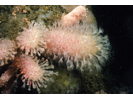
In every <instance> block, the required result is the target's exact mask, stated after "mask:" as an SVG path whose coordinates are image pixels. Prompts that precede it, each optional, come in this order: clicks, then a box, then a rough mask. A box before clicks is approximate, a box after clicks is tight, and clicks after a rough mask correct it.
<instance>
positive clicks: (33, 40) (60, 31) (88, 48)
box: [1, 6, 110, 93]
mask: <svg viewBox="0 0 133 100" xmlns="http://www.w3.org/2000/svg"><path fill="white" fill-rule="evenodd" d="M37 9H39V8H37ZM26 10H27V12H29V11H28V8H27V7H26ZM41 10H42V9H41ZM41 10H40V12H42V11H41ZM18 11H19V9H18ZM43 11H44V10H43ZM40 12H39V13H40ZM86 12H87V10H86V8H85V6H78V7H76V8H75V9H74V10H72V12H70V13H69V14H67V15H65V16H63V17H62V18H61V20H60V21H59V22H55V23H54V24H53V26H50V27H49V29H50V30H48V29H47V28H46V26H47V25H46V26H44V25H43V24H44V23H43V22H41V21H42V19H39V20H38V19H36V21H38V22H34V21H32V22H30V23H29V21H30V20H33V19H29V18H28V17H26V16H27V15H26V14H27V13H26V14H25V16H24V17H23V19H24V18H26V19H24V20H25V21H26V22H27V23H29V25H28V27H27V28H23V31H22V32H19V35H18V36H17V38H16V41H15V42H16V44H17V48H20V50H21V51H22V52H21V51H20V50H19V49H18V53H17V55H16V57H15V59H14V61H13V63H12V67H13V68H15V69H16V70H18V69H20V73H19V75H16V76H22V77H21V79H22V82H23V86H22V87H24V88H27V86H28V90H30V89H31V88H32V87H33V88H36V89H37V91H38V92H39V93H40V89H39V88H40V87H41V86H44V87H46V86H47V85H46V81H49V80H52V79H51V78H50V77H49V76H50V75H53V74H55V75H57V73H55V72H53V71H51V70H47V69H53V68H54V67H53V65H52V64H55V63H53V61H55V62H56V63H58V65H59V66H62V65H63V66H66V67H67V69H68V70H71V69H74V68H76V69H79V70H80V71H81V72H84V71H85V70H86V69H89V70H90V72H91V71H92V70H95V69H96V70H97V71H101V66H102V65H104V63H105V62H106V60H108V55H109V54H110V50H109V49H110V43H109V39H108V37H107V35H105V36H103V35H102V33H103V31H102V29H97V27H95V25H94V24H93V21H90V22H92V23H91V24H88V23H87V24H88V25H87V24H86V23H85V20H84V21H83V22H81V23H80V24H79V21H80V20H83V19H84V18H86ZM15 13H16V12H14V14H15ZM39 13H38V14H39ZM45 13H46V12H45ZM53 14H54V13H53V11H49V13H47V14H46V17H44V16H43V15H42V14H40V16H41V17H40V16H39V15H37V16H38V18H44V19H45V18H47V17H49V16H52V15H53ZM14 16H22V15H21V14H20V15H19V14H17V15H14ZM30 16H32V14H31V13H30ZM34 17H35V16H34ZM17 18H20V17H17ZM89 18H92V16H91V17H89ZM20 19H21V18H20ZM23 19H22V20H23ZM27 19H28V20H29V21H28V20H27ZM24 20H23V22H24V23H25V21H24ZM50 20H51V18H50ZM92 20H93V19H92ZM88 22H89V21H88ZM17 33H18V32H17ZM12 51H13V50H12ZM20 52H21V53H22V54H20ZM29 54H30V55H31V56H29ZM33 54H38V55H34V56H33ZM40 54H42V55H41V57H42V56H43V55H44V57H45V58H46V59H48V60H44V59H42V60H39V59H37V58H36V56H40ZM34 57H35V59H34ZM48 61H50V64H51V65H49V63H48ZM2 65H3V64H2ZM65 70H66V69H65ZM87 71H88V70H87ZM17 74H18V73H17ZM3 75H6V74H3ZM10 76H11V75H10ZM2 78H4V77H3V76H2ZM9 79H10V78H8V80H9ZM8 80H7V81H8ZM7 81H5V82H4V83H2V82H1V84H6V83H7ZM14 85H15V84H12V86H14ZM1 86H3V85H1ZM5 90H6V89H5ZM9 90H11V89H10V88H9Z"/></svg>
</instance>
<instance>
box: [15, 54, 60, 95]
mask: <svg viewBox="0 0 133 100" xmlns="http://www.w3.org/2000/svg"><path fill="white" fill-rule="evenodd" d="M14 65H16V67H17V68H19V69H20V70H21V73H20V74H19V75H21V74H23V75H22V77H21V78H22V81H23V83H24V84H23V86H22V87H23V88H25V86H26V85H28V86H29V88H28V90H29V91H30V89H31V85H32V87H33V88H34V89H35V88H36V89H37V91H38V93H40V90H39V87H41V86H44V87H47V85H46V81H49V80H50V81H53V79H52V78H50V77H49V76H50V75H52V74H55V75H58V72H53V71H50V70H49V71H47V70H46V69H53V68H54V66H53V65H51V66H50V65H49V64H48V61H47V60H45V61H44V59H42V60H41V61H39V60H37V58H36V59H32V58H31V57H30V56H26V55H18V56H17V57H16V60H15V61H14Z"/></svg>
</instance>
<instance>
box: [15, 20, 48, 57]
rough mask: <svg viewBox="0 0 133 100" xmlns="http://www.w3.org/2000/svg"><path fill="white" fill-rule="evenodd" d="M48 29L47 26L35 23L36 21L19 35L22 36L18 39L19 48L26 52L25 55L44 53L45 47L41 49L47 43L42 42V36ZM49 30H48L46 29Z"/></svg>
mask: <svg viewBox="0 0 133 100" xmlns="http://www.w3.org/2000/svg"><path fill="white" fill-rule="evenodd" d="M44 29H46V28H45V26H43V25H42V24H41V23H40V24H38V23H34V21H33V22H32V23H31V24H29V29H27V28H24V31H23V32H22V33H19V34H20V35H19V36H18V37H17V38H16V40H17V41H18V42H17V44H18V47H20V49H21V50H25V54H26V55H28V54H29V53H31V55H33V53H34V54H36V53H38V54H40V53H42V52H44V50H45V46H44V47H41V44H43V45H45V43H44V42H43V41H42V35H43V33H42V32H44V31H45V30H44ZM46 30H47V29H46Z"/></svg>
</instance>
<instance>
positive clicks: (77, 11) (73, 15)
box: [61, 6, 87, 26]
mask: <svg viewBox="0 0 133 100" xmlns="http://www.w3.org/2000/svg"><path fill="white" fill-rule="evenodd" d="M86 11H87V9H86V8H85V6H77V7H76V8H74V9H73V10H72V11H71V12H70V13H68V14H67V15H63V16H62V18H61V23H62V25H65V26H67V25H71V24H73V25H74V24H75V23H78V22H79V20H82V19H84V17H86Z"/></svg>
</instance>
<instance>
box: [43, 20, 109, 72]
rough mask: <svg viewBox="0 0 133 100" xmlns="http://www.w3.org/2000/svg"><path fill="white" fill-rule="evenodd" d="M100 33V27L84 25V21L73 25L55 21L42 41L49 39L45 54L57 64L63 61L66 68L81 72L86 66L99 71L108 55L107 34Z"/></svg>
mask: <svg viewBox="0 0 133 100" xmlns="http://www.w3.org/2000/svg"><path fill="white" fill-rule="evenodd" d="M57 26H58V27H57ZM102 33H103V31H102V29H97V28H96V27H95V26H93V25H91V24H90V25H86V24H85V22H83V24H82V25H79V24H75V25H73V26H72V25H71V26H61V25H60V24H59V23H55V27H51V30H50V31H48V32H46V34H45V38H44V41H46V40H50V41H49V42H46V44H47V49H46V54H48V55H50V57H53V60H55V61H58V64H59V65H62V64H64V63H65V65H66V66H67V68H68V69H73V68H74V67H76V69H80V70H81V72H83V71H84V70H86V68H87V69H88V68H89V69H90V71H92V70H94V69H96V70H97V71H101V69H102V68H101V66H104V64H105V62H106V61H107V60H108V57H109V55H110V42H109V39H108V36H107V35H105V36H102ZM44 55H45V54H44ZM46 56H47V55H46ZM63 66H64V65H63Z"/></svg>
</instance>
